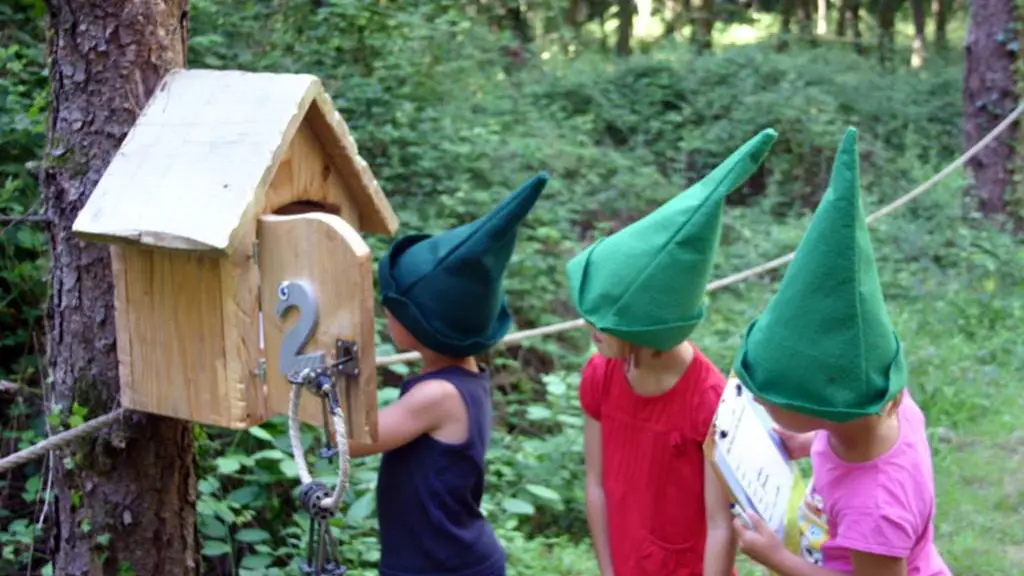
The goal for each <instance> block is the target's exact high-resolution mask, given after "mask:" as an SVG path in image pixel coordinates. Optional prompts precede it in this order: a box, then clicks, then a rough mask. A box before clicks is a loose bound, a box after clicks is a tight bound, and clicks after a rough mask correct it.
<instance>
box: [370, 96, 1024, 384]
mask: <svg viewBox="0 0 1024 576" xmlns="http://www.w3.org/2000/svg"><path fill="white" fill-rule="evenodd" d="M1021 113H1024V102H1021V103H1020V104H1018V105H1017V108H1016V109H1014V111H1013V112H1011V113H1010V115H1009V116H1007V117H1006V118H1004V119H1003V121H1002V122H1000V123H999V124H998V125H997V126H996V127H995V128H993V129H992V131H991V132H989V133H988V134H986V135H985V137H984V138H982V139H981V140H979V141H978V143H977V144H975V145H974V146H972V147H971V149H970V150H968V151H967V152H964V153H963V154H961V155H960V157H959V158H957V159H956V160H954V161H953V162H951V163H950V164H949V165H947V166H946V167H945V168H943V169H942V170H940V171H939V172H938V173H937V174H935V175H934V176H932V177H931V178H929V179H928V180H927V181H925V182H924V183H923V184H921V185H920V186H918V187H917V188H914V189H913V190H911V191H910V192H907V193H906V194H904V195H903V196H900V197H899V198H897V199H896V200H894V201H892V202H890V203H889V204H887V205H885V206H884V207H882V208H880V209H879V210H876V211H875V212H872V213H871V214H870V215H869V216H868V217H867V223H868V224H872V223H874V222H875V221H876V220H878V219H879V218H882V217H883V216H887V215H888V214H889V213H891V212H893V211H894V210H896V209H897V208H899V207H901V206H903V205H904V204H906V203H908V202H910V201H911V200H913V199H915V198H917V197H918V196H920V195H921V194H924V193H925V192H927V191H928V190H930V189H931V188H932V187H934V186H935V185H936V184H938V183H939V181H940V180H942V179H943V178H945V177H946V176H949V175H950V174H951V173H952V172H953V171H954V170H956V169H957V168H960V167H961V166H963V165H964V163H966V162H967V161H968V160H970V159H971V158H973V157H974V155H975V154H977V153H978V152H980V151H981V149H982V148H984V147H985V146H988V144H989V143H990V142H992V141H993V140H995V139H996V137H997V136H999V135H1000V134H1001V133H1002V132H1003V131H1004V130H1006V129H1007V128H1008V127H1009V126H1010V124H1012V123H1013V122H1014V121H1015V120H1017V118H1018V117H1020V115H1021ZM795 255H796V251H793V252H790V253H789V254H786V255H783V256H779V257H778V258H775V259H774V260H769V261H768V262H765V263H764V264H761V265H759V266H754V267H753V268H748V269H746V270H743V271H742V272H737V273H735V274H730V275H729V276H726V277H725V278H719V279H718V280H715V281H714V282H711V283H710V284H708V287H707V291H708V292H715V291H717V290H721V289H722V288H725V287H727V286H732V285H733V284H739V283H740V282H743V281H744V280H747V279H748V278H753V277H754V276H760V275H762V274H764V273H765V272H771V271H772V270H775V269H776V268H781V267H782V266H785V265H786V264H788V263H789V262H791V261H792V260H793V257H794V256H795ZM585 325H586V321H585V320H583V319H582V318H577V319H576V320H568V321H566V322H559V323H558V324H551V325H549V326H541V327H540V328H533V329H530V330H523V331H520V332H514V333H512V334H509V335H508V336H506V337H505V338H503V339H502V340H501V342H499V343H498V345H499V346H503V345H507V344H512V343H515V342H519V341H521V340H526V339H527V338H536V337H538V336H549V335H551V334H557V333H560V332H566V331H569V330H575V329H577V328H582V327H583V326H585ZM420 359H421V357H420V354H419V352H403V353H401V354H394V355H391V356H383V357H380V358H377V366H388V365H391V364H399V363H403V362H415V361H417V360H420Z"/></svg>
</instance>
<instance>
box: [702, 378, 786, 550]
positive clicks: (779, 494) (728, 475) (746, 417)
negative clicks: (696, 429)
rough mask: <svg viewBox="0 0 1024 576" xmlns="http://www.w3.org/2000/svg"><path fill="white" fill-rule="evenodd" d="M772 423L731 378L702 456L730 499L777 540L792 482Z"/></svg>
mask: <svg viewBox="0 0 1024 576" xmlns="http://www.w3.org/2000/svg"><path fill="white" fill-rule="evenodd" d="M772 425H773V423H772V420H771V417H769V416H768V413H767V412H765V410H764V408H762V407H761V406H760V405H758V404H757V403H756V402H755V401H754V397H753V395H752V394H751V393H750V391H749V390H747V389H746V388H745V387H744V386H743V384H742V383H741V382H740V381H739V379H737V378H736V377H735V375H730V377H729V381H728V383H727V384H726V386H725V391H724V392H723V394H722V398H721V400H719V404H718V410H717V412H716V413H715V419H714V422H713V423H712V426H711V429H710V430H709V431H708V437H707V439H706V440H705V442H704V454H705V456H706V457H707V458H708V459H709V460H710V461H711V463H712V466H713V467H714V469H715V470H716V472H718V475H719V477H720V478H721V480H722V481H723V482H724V483H725V485H726V487H727V488H728V490H729V493H730V496H731V497H732V499H733V501H734V502H735V503H736V504H738V505H739V506H740V507H741V508H743V510H744V511H745V512H747V513H748V514H749V513H755V514H757V515H758V516H759V517H760V518H761V519H763V520H764V521H765V523H766V524H768V526H770V527H771V528H772V530H774V531H775V533H776V534H778V535H779V537H780V538H781V537H783V534H784V533H785V529H786V518H787V512H788V509H789V504H790V495H791V493H792V490H793V483H794V481H795V480H796V478H795V474H794V472H795V471H794V469H793V466H791V464H790V460H789V457H788V456H787V454H786V451H785V448H784V447H783V445H782V442H781V440H780V439H779V438H778V436H777V435H776V434H775V432H774V431H773V430H772Z"/></svg>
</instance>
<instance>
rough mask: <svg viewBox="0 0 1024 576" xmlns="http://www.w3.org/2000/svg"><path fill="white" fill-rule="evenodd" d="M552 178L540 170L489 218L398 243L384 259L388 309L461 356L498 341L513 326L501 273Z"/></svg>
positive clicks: (380, 269)
mask: <svg viewBox="0 0 1024 576" xmlns="http://www.w3.org/2000/svg"><path fill="white" fill-rule="evenodd" d="M547 183H548V176H547V174H545V173H541V174H538V175H537V176H534V177H533V178H532V179H530V180H529V181H528V182H527V183H526V184H524V185H523V186H522V187H521V188H520V189H519V190H517V191H516V192H515V193H513V194H511V195H510V196H508V197H506V198H505V199H504V200H503V201H502V202H501V203H500V204H498V206H497V207H495V208H494V209H493V210H492V211H491V212H490V213H489V214H487V215H486V216H483V217H482V218H479V219H477V220H474V221H473V222H470V223H468V224H464V225H462V226H459V227H458V228H454V229H452V230H448V231H446V232H444V233H442V234H438V235H436V236H432V235H430V234H411V235H409V236H405V237H402V238H400V239H399V240H397V241H395V243H394V244H392V245H391V248H390V249H388V252H387V253H386V254H385V255H384V256H383V257H382V258H381V260H380V263H379V264H378V265H377V280H378V283H379V284H380V292H381V300H382V301H383V305H384V307H385V308H386V309H387V310H388V312H390V313H391V315H392V316H394V317H395V319H396V320H398V321H399V322H400V323H401V324H402V326H403V327H404V328H405V329H406V330H408V331H409V333H410V334H412V335H413V336H414V337H415V338H416V339H417V340H419V342H420V343H421V344H423V345H424V346H426V347H427V348H429V349H430V350H433V351H435V352H438V353H440V354H444V355H447V356H453V357H458V358H462V357H466V356H472V355H474V354H479V353H480V352H483V351H485V350H487V349H488V348H490V347H491V346H493V345H494V344H496V343H497V342H498V341H499V340H501V339H502V338H503V337H504V336H505V334H506V333H507V332H508V330H509V327H510V326H511V325H512V315H511V313H510V312H509V309H508V303H507V301H506V298H505V290H504V288H502V277H503V276H504V274H505V268H506V267H507V266H508V262H509V259H510V258H511V257H512V251H513V250H514V249H515V245H516V232H517V231H518V229H519V224H520V223H521V222H522V221H523V219H524V218H525V217H526V215H527V214H529V212H530V209H531V208H533V205H534V204H535V203H536V202H537V198H539V197H540V193H541V191H543V190H544V187H545V186H546V185H547Z"/></svg>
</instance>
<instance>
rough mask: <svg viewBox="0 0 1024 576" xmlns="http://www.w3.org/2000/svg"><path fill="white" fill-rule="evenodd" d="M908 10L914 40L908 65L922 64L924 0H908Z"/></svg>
mask: <svg viewBox="0 0 1024 576" xmlns="http://www.w3.org/2000/svg"><path fill="white" fill-rule="evenodd" d="M910 11H911V13H912V15H913V18H914V42H913V45H912V46H911V49H910V67H911V68H920V67H922V66H924V58H925V47H924V34H925V15H924V0H910Z"/></svg>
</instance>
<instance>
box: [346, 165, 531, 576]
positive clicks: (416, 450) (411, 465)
mask: <svg viewBox="0 0 1024 576" xmlns="http://www.w3.org/2000/svg"><path fill="white" fill-rule="evenodd" d="M546 184H547V175H544V174H542V175H539V176H537V177H534V178H533V179H532V180H530V181H529V182H527V183H526V184H525V185H524V186H523V187H522V188H520V189H519V190H518V191H516V192H515V193H514V194H512V195H511V196H509V197H508V198H506V199H505V200H504V201H503V202H502V203H501V204H500V205H498V207H497V208H495V209H494V210H493V211H492V212H491V213H489V214H487V215H486V216H484V217H482V218H480V219H478V220H476V221H474V222H470V223H468V224H465V225H463V226H460V227H458V228H455V229H453V230H448V231H446V232H444V233H442V234H438V235H436V236H431V235H429V234H414V235H410V236H405V237H403V238H401V239H399V240H397V241H396V242H395V243H394V244H392V246H391V248H390V249H389V250H388V252H387V254H385V255H384V257H383V258H381V261H380V264H379V265H378V268H377V276H378V280H379V284H380V291H381V299H382V301H383V305H384V309H385V310H386V312H387V318H388V328H389V330H390V331H391V335H392V338H393V339H394V342H395V344H396V345H397V346H398V347H399V348H403V349H411V350H415V351H417V352H419V353H420V354H421V355H422V356H423V371H422V372H421V373H420V375H418V376H414V377H412V378H409V379H408V380H406V381H405V382H403V383H402V392H401V396H400V397H399V399H398V400H396V401H395V402H394V403H392V404H391V405H389V406H388V407H387V408H384V409H383V410H381V412H380V415H379V417H378V429H379V439H378V441H377V443H376V444H373V445H369V446H362V445H357V446H353V447H352V456H355V457H358V456H366V455H369V454H376V453H379V452H384V457H383V459H382V460H381V465H380V473H379V479H378V481H377V515H378V518H379V521H380V546H381V553H380V574H381V575H382V576H414V575H430V576H443V575H451V576H456V575H457V576H504V574H505V552H504V550H503V549H502V547H501V544H500V543H499V542H498V539H497V538H496V537H495V535H494V531H493V530H492V529H491V526H490V524H488V522H487V520H486V519H485V518H484V517H483V515H482V514H481V513H480V499H481V497H482V496H483V490H484V472H485V463H484V457H485V454H486V451H487V444H488V441H489V439H490V431H491V390H490V376H489V374H488V373H487V371H486V370H484V369H483V368H482V367H480V366H479V365H478V364H477V363H476V360H475V359H474V358H473V356H474V355H476V354H479V353H481V352H483V351H485V350H487V349H488V348H490V347H491V346H493V345H494V344H496V343H497V342H498V341H499V340H501V339H502V337H504V335H505V333H506V332H508V330H509V327H510V325H511V321H512V318H511V315H510V313H509V310H508V305H507V303H506V299H505V293H504V290H503V289H502V277H503V275H504V273H505V268H506V266H507V265H508V262H509V258H510V257H511V255H512V251H513V250H514V249H515V244H516V231H517V229H518V227H519V224H520V222H522V220H523V219H524V218H525V217H526V215H527V214H528V213H529V212H530V209H531V208H532V207H533V205H534V204H535V203H536V201H537V198H538V197H539V196H540V193H541V191H542V190H543V189H544V186H545V185H546Z"/></svg>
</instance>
